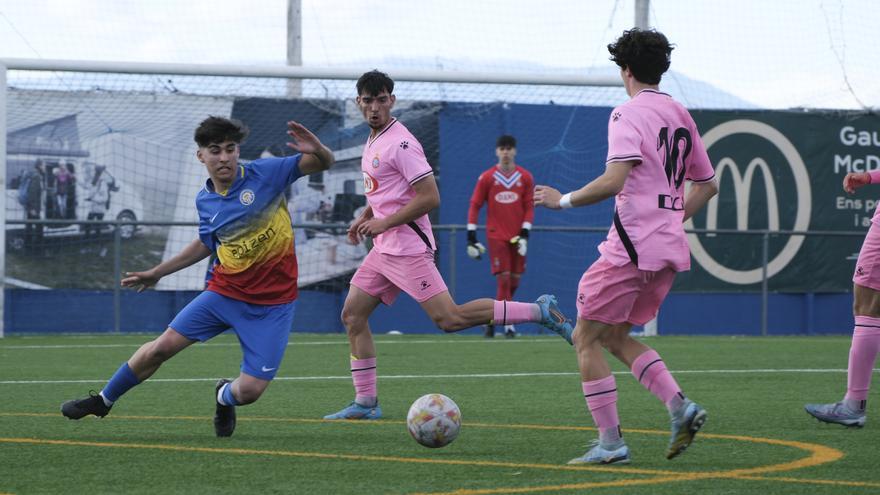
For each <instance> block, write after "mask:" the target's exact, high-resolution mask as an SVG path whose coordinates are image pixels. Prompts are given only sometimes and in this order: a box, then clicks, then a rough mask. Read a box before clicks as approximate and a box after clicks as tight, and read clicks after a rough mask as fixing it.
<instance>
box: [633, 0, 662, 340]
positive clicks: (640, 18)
mask: <svg viewBox="0 0 880 495" xmlns="http://www.w3.org/2000/svg"><path fill="white" fill-rule="evenodd" d="M635 10H636V13H635V19H634V20H633V25H634V26H635V27H637V28H639V29H650V28H651V23H650V21H649V18H648V14H649V12H650V10H651V0H636V9H635ZM657 330H658V329H657V318H654V319H652V320H651V321H649V322H648V323H645V327H644V335H645V336H646V337H653V336H655V335H657Z"/></svg>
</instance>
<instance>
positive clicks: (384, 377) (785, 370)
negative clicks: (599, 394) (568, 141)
mask: <svg viewBox="0 0 880 495" xmlns="http://www.w3.org/2000/svg"><path fill="white" fill-rule="evenodd" d="M874 371H875V372H878V371H880V369H875V370H874ZM769 373H846V370H845V369H834V368H824V369H820V368H816V369H812V368H782V369H769V368H765V369H751V370H745V369H740V370H676V371H674V372H673V374H674V375H711V374H769ZM577 374H578V373H577V372H550V371H548V372H534V373H473V374H430V375H428V374H426V375H381V376H379V379H381V380H423V379H431V378H460V379H469V378H480V379H482V378H524V377H525V378H528V377H545V376H547V377H552V376H575V375H577ZM613 374H615V375H629V374H630V373H629V372H628V371H615V372H614V373H613ZM275 380H277V381H315V380H351V376H350V375H340V376H276V377H275ZM106 381H107V378H96V379H88V380H0V385H46V384H68V383H104V382H106ZM216 381H217V377H210V378H151V379H150V380H149V382H150V383H180V382H212V383H213V382H216Z"/></svg>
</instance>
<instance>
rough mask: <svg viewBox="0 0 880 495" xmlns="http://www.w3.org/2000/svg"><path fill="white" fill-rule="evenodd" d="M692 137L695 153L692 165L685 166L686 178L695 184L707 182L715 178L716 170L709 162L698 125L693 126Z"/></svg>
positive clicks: (691, 160) (692, 153) (693, 152)
mask: <svg viewBox="0 0 880 495" xmlns="http://www.w3.org/2000/svg"><path fill="white" fill-rule="evenodd" d="M691 136H693V147H694V148H693V151H692V152H691V159H690V163H687V164H685V166H686V167H687V168H686V175H685V178H687V180H689V181H693V182H705V181H708V180H711V179H712V178H713V177H715V170H714V169H713V168H712V162H711V161H710V160H709V154H708V153H706V146H704V145H703V139H702V138H700V133H699V131H697V126H696V124H693V125H692V126H691Z"/></svg>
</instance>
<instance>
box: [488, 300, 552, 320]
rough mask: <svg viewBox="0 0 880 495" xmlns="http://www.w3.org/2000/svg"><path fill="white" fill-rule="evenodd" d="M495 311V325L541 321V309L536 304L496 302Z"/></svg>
mask: <svg viewBox="0 0 880 495" xmlns="http://www.w3.org/2000/svg"><path fill="white" fill-rule="evenodd" d="M494 310H495V313H494V317H493V318H492V324H493V325H512V324H514V323H525V322H529V321H541V308H539V307H538V305H537V304H535V303H523V302H514V301H495V308H494Z"/></svg>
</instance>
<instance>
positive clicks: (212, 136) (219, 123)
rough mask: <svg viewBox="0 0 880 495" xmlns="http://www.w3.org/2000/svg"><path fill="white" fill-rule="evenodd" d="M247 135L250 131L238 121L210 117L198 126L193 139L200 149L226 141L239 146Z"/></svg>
mask: <svg viewBox="0 0 880 495" xmlns="http://www.w3.org/2000/svg"><path fill="white" fill-rule="evenodd" d="M248 133H250V129H248V128H247V126H246V125H244V123H243V122H242V121H240V120H237V119H227V118H226V117H215V116H213V115H212V116H210V117H208V118H207V119H205V120H203V121H202V122H201V123H200V124H199V126H198V127H197V128H196V132H195V134H194V135H193V139H195V141H196V144H198V145H199V147H200V148H204V147H205V146H208V145H210V144H212V143H214V144H219V143H222V142H223V141H226V140H229V141H232V142H234V143H239V144H241V142H242V141H244V140H245V138H246V137H247V136H248Z"/></svg>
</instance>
